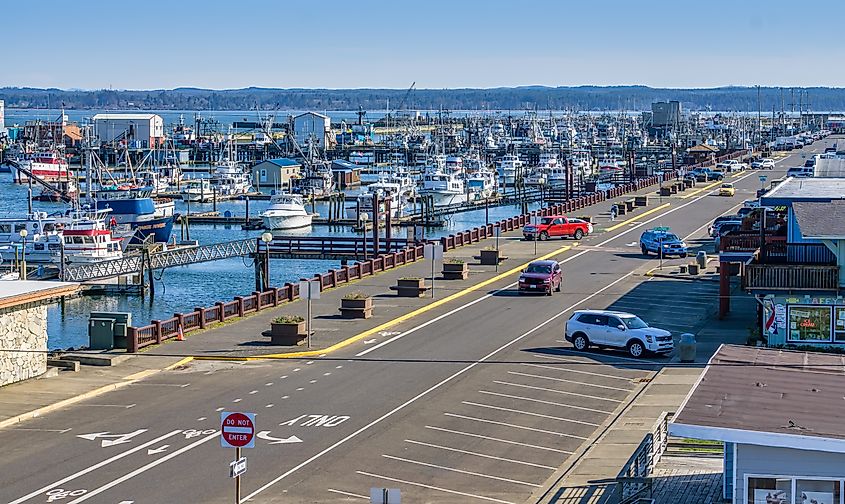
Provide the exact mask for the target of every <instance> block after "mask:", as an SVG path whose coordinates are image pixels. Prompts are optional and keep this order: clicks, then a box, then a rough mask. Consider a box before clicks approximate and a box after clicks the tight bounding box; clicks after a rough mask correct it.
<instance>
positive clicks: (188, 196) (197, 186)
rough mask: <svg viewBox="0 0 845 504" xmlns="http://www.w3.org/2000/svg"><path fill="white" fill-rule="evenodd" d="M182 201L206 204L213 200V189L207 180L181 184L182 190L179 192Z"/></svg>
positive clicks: (195, 180)
mask: <svg viewBox="0 0 845 504" xmlns="http://www.w3.org/2000/svg"><path fill="white" fill-rule="evenodd" d="M179 195H180V196H181V197H182V201H190V202H192V203H208V202H210V201H211V200H212V199H214V189H213V188H212V187H211V181H209V180H208V179H205V178H203V179H192V180H188V181H186V182H184V183H182V190H181V191H179Z"/></svg>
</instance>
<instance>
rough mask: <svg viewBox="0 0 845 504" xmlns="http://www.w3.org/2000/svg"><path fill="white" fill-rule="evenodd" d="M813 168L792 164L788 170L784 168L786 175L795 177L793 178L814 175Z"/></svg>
mask: <svg viewBox="0 0 845 504" xmlns="http://www.w3.org/2000/svg"><path fill="white" fill-rule="evenodd" d="M814 173H815V172H814V169H813V168H807V167H805V166H794V167H792V168H790V169H788V170H786V176H787V177H795V178H810V177H812V176H813V175H814Z"/></svg>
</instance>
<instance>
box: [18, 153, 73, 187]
mask: <svg viewBox="0 0 845 504" xmlns="http://www.w3.org/2000/svg"><path fill="white" fill-rule="evenodd" d="M17 164H18V165H20V166H15V167H14V172H13V174H14V181H15V182H17V183H24V182H28V181H29V175H30V174H32V175H33V176H35V177H37V178H39V179H41V180H43V181H45V182H59V181H67V180H70V179H72V178H73V176H74V175H73V172H71V171H70V168H69V167H68V163H67V160H66V159H65V158H64V157H63V156H62V155H61V154H60V153H59V152H57V151H55V150H41V151H38V152H35V153H33V154H26V155H25V156H24V158H23V159H20V158H19V159H18V160H17Z"/></svg>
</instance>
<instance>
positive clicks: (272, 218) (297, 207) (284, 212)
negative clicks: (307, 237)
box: [260, 193, 313, 230]
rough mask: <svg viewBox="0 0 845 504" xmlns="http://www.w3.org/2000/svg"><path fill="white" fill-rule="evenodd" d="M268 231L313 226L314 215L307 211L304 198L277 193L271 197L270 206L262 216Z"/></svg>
mask: <svg viewBox="0 0 845 504" xmlns="http://www.w3.org/2000/svg"><path fill="white" fill-rule="evenodd" d="M260 217H261V220H262V222H263V223H264V227H265V228H266V229H271V230H276V229H298V228H303V227H308V226H310V225H311V220H312V218H313V215H311V214H309V213H308V211H306V210H305V205H304V204H303V203H302V197H301V196H299V195H297V194H288V193H277V194H274V195H273V196H271V197H270V206H268V207H267V209H266V210H264V212H262V213H261V215H260Z"/></svg>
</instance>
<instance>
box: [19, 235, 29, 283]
mask: <svg viewBox="0 0 845 504" xmlns="http://www.w3.org/2000/svg"><path fill="white" fill-rule="evenodd" d="M18 234H19V235H21V240H22V241H23V248H21V273H20V278H21V280H26V235H28V234H29V232H28V231H27V230H26V229H21V230H20V232H19V233H18Z"/></svg>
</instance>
